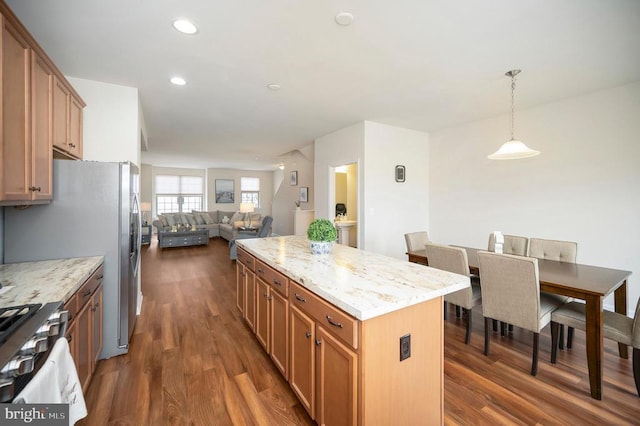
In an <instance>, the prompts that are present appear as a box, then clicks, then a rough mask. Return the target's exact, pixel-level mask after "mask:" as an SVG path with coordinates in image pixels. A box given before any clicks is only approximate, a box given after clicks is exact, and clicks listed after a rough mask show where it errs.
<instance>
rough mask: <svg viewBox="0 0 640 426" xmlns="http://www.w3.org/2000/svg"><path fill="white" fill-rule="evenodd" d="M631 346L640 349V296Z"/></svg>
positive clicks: (632, 329)
mask: <svg viewBox="0 0 640 426" xmlns="http://www.w3.org/2000/svg"><path fill="white" fill-rule="evenodd" d="M631 346H633V347H634V348H638V349H640V298H638V303H637V304H636V313H635V315H634V316H633V326H632V327H631ZM639 394H640V392H639Z"/></svg>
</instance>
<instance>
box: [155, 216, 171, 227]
mask: <svg viewBox="0 0 640 426" xmlns="http://www.w3.org/2000/svg"><path fill="white" fill-rule="evenodd" d="M158 220H159V221H160V223H162V226H169V222H168V221H167V217H166V216H165V215H163V214H159V215H158Z"/></svg>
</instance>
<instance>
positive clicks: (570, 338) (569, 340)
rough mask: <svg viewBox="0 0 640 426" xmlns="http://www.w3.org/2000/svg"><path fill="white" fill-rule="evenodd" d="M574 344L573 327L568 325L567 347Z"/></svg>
mask: <svg viewBox="0 0 640 426" xmlns="http://www.w3.org/2000/svg"><path fill="white" fill-rule="evenodd" d="M572 346H573V327H567V349H571V347H572Z"/></svg>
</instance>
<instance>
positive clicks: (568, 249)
mask: <svg viewBox="0 0 640 426" xmlns="http://www.w3.org/2000/svg"><path fill="white" fill-rule="evenodd" d="M577 253H578V244H577V243H574V242H573V241H560V240H545V239H542V238H531V240H529V256H531V257H537V258H538V259H550V260H557V261H560V262H569V263H576V257H577ZM571 300H573V299H571V298H570V297H566V296H564V302H565V303H568V302H571ZM571 336H573V329H572V328H571V327H569V329H568V330H567V347H569V348H570V347H571ZM560 349H564V326H562V327H560Z"/></svg>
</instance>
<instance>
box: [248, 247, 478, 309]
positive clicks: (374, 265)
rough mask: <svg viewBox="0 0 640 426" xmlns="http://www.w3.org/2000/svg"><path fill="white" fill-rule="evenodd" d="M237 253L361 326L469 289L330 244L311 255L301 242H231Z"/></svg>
mask: <svg viewBox="0 0 640 426" xmlns="http://www.w3.org/2000/svg"><path fill="white" fill-rule="evenodd" d="M236 242H237V244H238V246H239V247H242V248H243V249H245V250H246V251H247V252H249V253H251V254H252V255H254V256H255V257H256V258H258V259H260V260H262V261H263V262H265V263H266V264H268V265H270V266H271V267H273V268H274V269H276V270H278V271H280V272H282V273H283V274H285V275H287V276H288V277H289V278H291V279H293V280H294V281H296V282H298V283H299V284H301V285H302V286H303V287H305V288H307V289H308V290H309V291H311V292H313V293H315V294H317V295H318V296H320V297H321V298H323V299H325V300H326V301H327V302H330V303H332V304H333V305H335V306H337V307H339V308H340V309H342V310H343V311H345V312H347V313H348V314H350V315H352V316H353V317H355V318H357V319H359V320H361V321H364V320H367V319H370V318H374V317H377V316H380V315H384V314H386V313H389V312H393V311H397V310H399V309H403V308H406V307H408V306H412V305H415V304H418V303H421V302H424V301H427V300H431V299H433V298H436V297H440V296H443V295H445V294H449V293H452V292H454V291H458V290H462V289H463V288H466V287H469V286H470V285H471V284H470V280H469V277H468V276H464V275H459V274H454V273H451V272H446V271H441V270H438V269H434V268H430V267H428V266H424V265H418V264H416V263H410V262H408V261H406V260H400V259H396V258H392V257H388V256H384V255H381V254H377V253H372V252H368V251H365V250H359V249H355V248H352V247H347V246H343V245H341V244H334V245H333V248H332V250H331V253H330V254H328V255H315V254H312V253H311V248H310V247H309V241H308V240H307V238H306V237H303V236H285V237H269V238H253V239H246V240H236Z"/></svg>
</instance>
